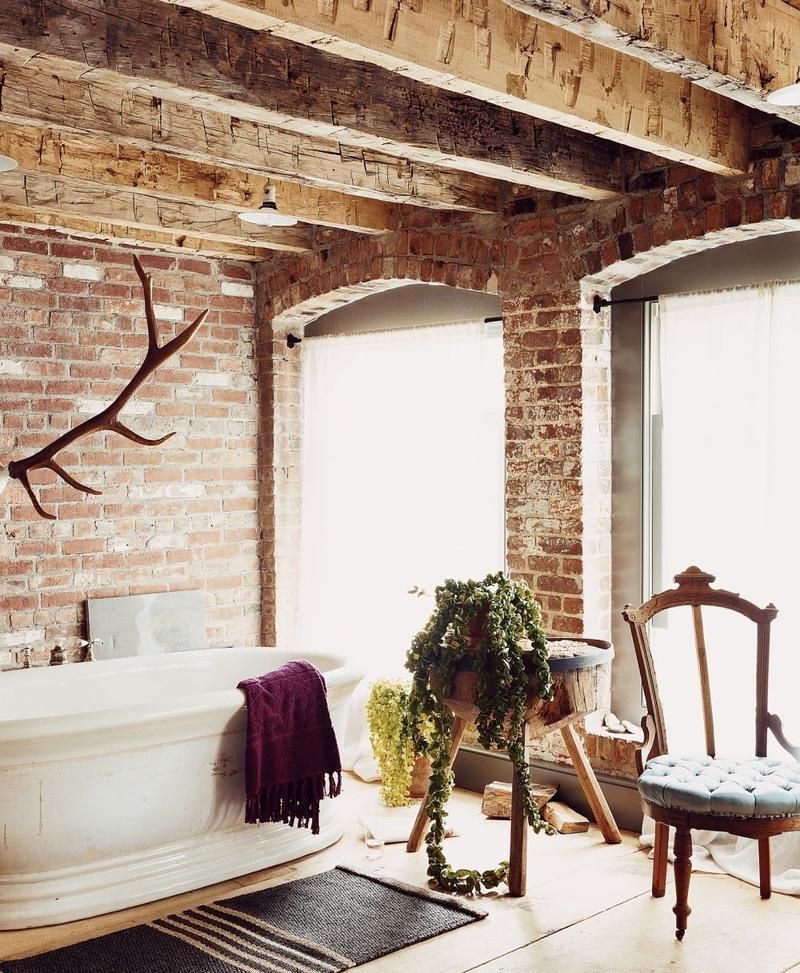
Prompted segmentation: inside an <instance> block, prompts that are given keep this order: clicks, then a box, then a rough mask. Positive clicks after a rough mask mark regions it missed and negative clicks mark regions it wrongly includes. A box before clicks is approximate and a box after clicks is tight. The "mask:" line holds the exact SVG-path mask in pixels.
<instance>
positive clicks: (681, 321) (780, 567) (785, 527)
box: [654, 283, 800, 753]
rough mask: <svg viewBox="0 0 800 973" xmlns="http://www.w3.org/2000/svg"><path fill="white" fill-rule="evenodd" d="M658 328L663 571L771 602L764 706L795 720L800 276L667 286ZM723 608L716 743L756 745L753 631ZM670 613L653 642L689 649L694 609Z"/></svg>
mask: <svg viewBox="0 0 800 973" xmlns="http://www.w3.org/2000/svg"><path fill="white" fill-rule="evenodd" d="M659 330H660V340H659V347H658V352H659V353H660V361H659V365H660V378H661V388H660V392H661V406H662V414H663V432H662V449H661V453H662V463H661V549H662V557H661V565H660V568H661V580H662V582H663V583H664V585H665V586H667V585H669V583H670V581H671V578H672V576H673V575H674V574H676V573H677V572H678V571H681V570H683V569H684V568H685V567H687V566H688V565H689V564H697V565H698V566H699V567H701V568H703V570H705V571H710V572H712V573H713V574H716V575H717V584H718V585H721V586H722V587H727V588H730V589H732V590H734V591H738V592H740V593H741V594H742V595H743V596H744V597H745V598H749V599H750V600H752V601H755V602H756V603H757V604H758V605H762V606H763V605H765V604H767V603H768V602H769V601H772V602H774V604H775V605H777V607H778V608H779V610H780V613H779V615H778V618H777V620H776V621H775V623H774V624H773V626H772V638H773V642H772V678H771V680H770V683H771V686H770V689H771V694H770V696H771V704H772V707H773V708H774V709H775V710H777V711H778V712H780V713H783V714H784V719H785V720H789V721H790V727H791V724H792V722H794V724H795V727H796V728H797V729H798V730H800V721H797V719H796V717H795V715H794V714H795V711H796V709H797V691H798V688H800V684H799V683H798V677H800V647H798V639H800V601H799V600H798V596H797V590H798V580H800V568H799V567H798V556H799V555H800V512H798V501H797V497H798V487H799V486H800V454H799V453H798V446H797V443H798V436H797V429H798V420H800V400H799V399H798V390H799V389H800V382H798V362H800V284H795V283H792V284H785V283H782V284H775V285H769V286H763V287H747V288H738V289H735V290H728V291H723V292H713V293H702V294H684V295H674V296H668V297H665V298H662V299H661V302H660V328H659ZM656 475H657V473H656ZM729 614H730V613H723V612H718V613H714V612H710V613H709V619H708V621H707V625H706V627H707V630H708V631H707V641H708V644H709V652H710V656H711V658H710V664H711V665H712V666H715V670H714V671H712V673H711V678H712V690H713V688H714V679H715V677H716V682H717V685H718V686H719V687H720V688H719V689H718V690H717V698H716V710H717V713H715V716H716V719H717V721H718V722H719V723H720V726H719V728H718V735H719V738H720V740H719V743H718V747H719V748H720V750H721V751H722V749H723V748H724V747H729V748H730V747H732V748H733V750H730V749H729V750H728V752H731V753H733V752H735V751H741V750H745V749H747V748H748V747H750V748H752V746H753V742H754V741H753V737H754V719H753V704H754V695H753V692H754V678H755V669H754V666H755V659H754V654H753V653H754V646H755V639H754V634H753V631H751V629H753V628H754V627H753V626H752V623H748V622H746V620H742V621H737V620H736V619H728V618H727V617H726V616H727V615H729ZM672 615H673V618H670V619H669V622H668V625H669V627H668V628H667V629H655V630H654V636H655V637H656V641H657V642H660V643H664V642H667V643H668V646H667V645H664V650H665V651H669V652H680V651H682V650H685V651H687V652H693V651H694V649H693V637H692V635H691V618H690V613H689V610H688V609H687V610H686V612H685V613H683V615H684V617H683V618H681V619H678V617H677V616H678V613H677V612H673V613H672ZM717 615H718V616H719V617H717ZM751 638H752V641H750V639H751ZM688 666H692V667H693V666H694V662H693V659H692V658H691V656H689V657H688V658H685V659H684V658H683V657H681V658H680V664H679V663H678V662H677V660H676V662H675V663H674V664H670V665H669V666H668V667H665V666H662V669H664V670H665V671H664V676H663V677H662V681H663V678H667V679H668V678H669V677H670V676H672V675H673V674H674V675H675V676H676V679H677V680H678V681H679V679H680V675H681V671H680V670H681V668H683V674H684V675H686V674H689V673H692V672H693V668H688ZM659 675H661V673H660V674H659ZM684 686H685V683H684ZM686 702H687V701H686V700H685V699H682V700H681V703H682V708H683V710H684V712H685V711H687V710H688V709H689V707H688V705H686ZM695 712H698V710H695ZM686 728H687V730H688V729H689V727H688V726H687V727H686ZM698 739H701V738H698V737H697V736H696V735H695V736H694V740H695V741H697V740H698ZM687 742H688V741H687Z"/></svg>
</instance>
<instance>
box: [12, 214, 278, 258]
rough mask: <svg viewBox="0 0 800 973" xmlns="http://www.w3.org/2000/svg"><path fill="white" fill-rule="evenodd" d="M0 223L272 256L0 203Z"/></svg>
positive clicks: (211, 252)
mask: <svg viewBox="0 0 800 973" xmlns="http://www.w3.org/2000/svg"><path fill="white" fill-rule="evenodd" d="M0 222H3V223H15V224H17V225H19V226H31V227H37V228H41V227H50V228H51V229H53V230H59V231H60V232H62V233H69V234H70V235H72V236H75V235H77V236H81V237H86V238H88V239H92V240H103V241H105V242H108V243H121V244H130V245H131V246H141V247H154V248H156V249H158V250H170V251H174V252H175V253H192V254H194V253H196V254H202V255H203V256H205V257H230V258H233V259H235V260H248V261H257V260H267V259H268V258H269V257H271V256H274V254H273V252H272V251H271V250H270V249H263V248H261V247H247V246H236V245H235V244H232V243H225V242H223V241H222V240H204V239H203V238H202V237H196V236H192V235H187V234H184V233H177V232H176V233H173V232H170V231H168V230H143V229H141V228H137V227H130V226H121V225H120V224H118V223H103V222H100V221H98V220H92V219H88V218H86V217H80V216H67V215H65V214H63V213H58V214H57V213H45V212H43V211H41V210H35V209H31V208H30V207H28V206H9V205H6V204H3V203H0Z"/></svg>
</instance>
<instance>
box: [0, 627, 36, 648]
mask: <svg viewBox="0 0 800 973" xmlns="http://www.w3.org/2000/svg"><path fill="white" fill-rule="evenodd" d="M43 638H44V632H43V631H42V629H40V628H20V629H17V631H15V632H4V633H0V648H3V649H15V648H17V647H18V646H30V645H33V644H34V643H35V642H41V641H42V639H43Z"/></svg>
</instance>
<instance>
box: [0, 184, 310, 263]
mask: <svg viewBox="0 0 800 973" xmlns="http://www.w3.org/2000/svg"><path fill="white" fill-rule="evenodd" d="M0 205H5V206H24V207H27V208H28V209H31V210H36V211H39V212H43V213H55V214H65V215H68V216H79V217H87V215H90V216H91V218H92V219H93V220H97V221H99V222H109V223H116V224H118V225H120V226H127V227H133V228H141V229H143V230H155V231H161V230H166V231H168V232H170V233H181V234H184V235H189V236H194V237H202V238H203V239H207V240H221V241H223V242H224V243H231V244H234V245H237V246H245V247H252V246H258V247H264V248H268V249H270V250H283V251H286V252H289V253H299V252H302V251H304V250H312V249H313V242H314V233H313V230H312V228H311V227H306V226H300V225H298V226H286V227H274V228H272V227H257V226H249V225H247V224H244V223H242V222H241V221H240V220H239V219H238V217H237V216H236V215H234V214H232V213H225V212H223V211H221V210H219V209H215V208H214V207H212V206H205V205H203V204H200V203H187V202H177V201H173V200H167V199H157V198H155V197H152V196H143V195H139V194H137V193H132V192H128V191H125V190H120V189H109V188H100V187H96V186H91V185H89V184H87V183H85V182H84V181H82V180H80V179H64V178H58V179H54V178H52V177H51V176H42V175H26V174H25V173H20V172H7V173H3V175H2V177H0Z"/></svg>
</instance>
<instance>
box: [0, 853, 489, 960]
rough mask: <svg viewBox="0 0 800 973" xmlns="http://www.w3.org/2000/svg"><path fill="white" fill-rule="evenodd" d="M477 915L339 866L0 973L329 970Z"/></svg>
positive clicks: (451, 901)
mask: <svg viewBox="0 0 800 973" xmlns="http://www.w3.org/2000/svg"><path fill="white" fill-rule="evenodd" d="M485 916H486V913H485V912H484V911H483V910H482V909H479V908H476V907H475V906H473V905H471V904H470V903H468V902H463V901H462V900H460V899H455V898H451V897H450V896H446V895H441V894H439V893H437V892H430V891H428V890H427V889H421V888H417V887H416V886H412V885H406V884H405V883H403V882H397V881H395V880H393V879H385V878H382V877H379V876H375V875H370V874H367V873H365V872H359V871H357V870H355V869H352V868H347V867H345V866H339V867H338V868H334V869H332V870H331V871H329V872H322V873H321V874H319V875H312V876H310V877H309V878H301V879H297V880H296V881H294V882H287V883H286V884H285V885H277V886H274V887H273V888H269V889H264V890H262V891H260V892H248V893H245V894H244V895H238V896H236V897H234V898H230V899H221V900H220V901H218V902H213V903H211V904H210V905H201V906H198V907H197V908H194V909H187V910H186V911H185V912H179V913H176V914H175V915H171V916H166V917H165V918H163V919H156V920H154V921H153V922H150V923H147V924H146V925H141V926H134V927H132V928H130V929H123V930H121V931H120V932H115V933H111V934H110V935H107V936H100V937H98V938H97V939H90V940H88V941H87V942H83V943H77V944H76V945H74V946H65V947H64V948H63V949H56V950H53V951H52V952H49V953H41V954H39V955H38V956H31V957H28V958H27V959H20V960H8V961H5V962H4V961H2V960H0V973H106V971H107V973H112V971H113V973H242V971H244V973H338V971H340V970H347V969H351V968H352V967H354V966H359V965H360V964H362V963H367V962H369V960H373V959H377V958H378V957H379V956H385V955H386V954H387V953H393V952H395V951H396V950H398V949H403V948H404V947H406V946H411V945H413V944H414V943H420V942H423V940H426V939H431V938H432V937H433V936H438V935H440V934H441V933H444V932H449V931H450V930H452V929H458V928H459V927H461V926H465V925H467V924H468V923H471V922H475V921H477V920H478V919H483V918H484V917H485Z"/></svg>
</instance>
